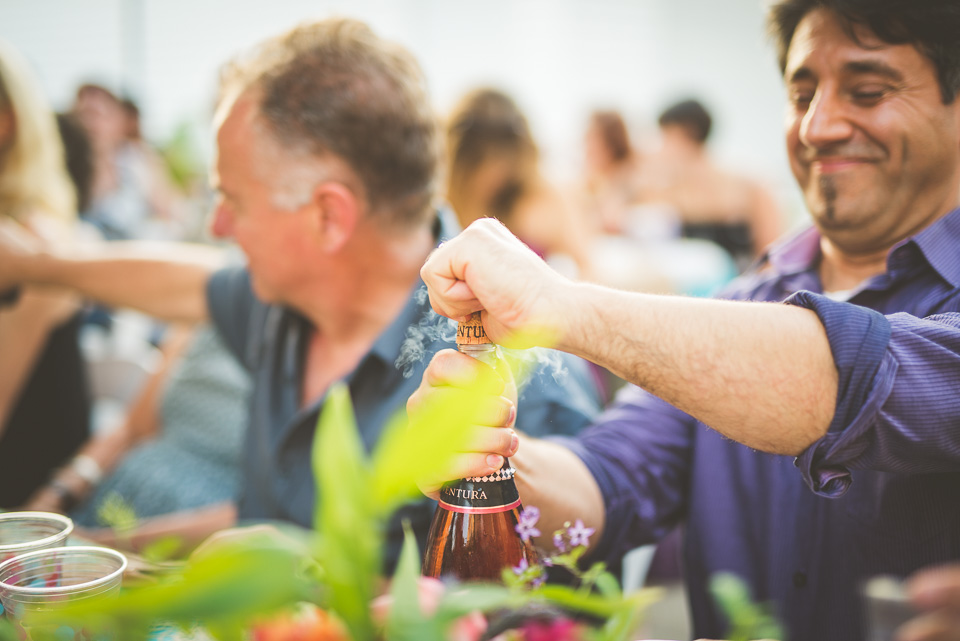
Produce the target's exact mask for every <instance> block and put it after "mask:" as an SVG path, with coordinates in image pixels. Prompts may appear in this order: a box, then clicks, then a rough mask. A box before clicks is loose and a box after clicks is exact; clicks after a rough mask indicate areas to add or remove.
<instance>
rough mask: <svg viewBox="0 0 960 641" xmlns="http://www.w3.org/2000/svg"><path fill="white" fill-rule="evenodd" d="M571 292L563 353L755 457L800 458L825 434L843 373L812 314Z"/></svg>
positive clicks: (585, 289) (772, 306)
mask: <svg viewBox="0 0 960 641" xmlns="http://www.w3.org/2000/svg"><path fill="white" fill-rule="evenodd" d="M574 289H575V296H576V300H577V301H578V303H577V304H576V305H575V306H570V307H571V308H575V309H576V310H577V312H576V318H575V320H574V321H572V322H570V323H568V324H567V326H568V327H571V328H573V329H572V330H571V331H569V332H568V333H566V335H565V338H564V343H565V344H564V345H563V348H564V349H566V350H567V351H571V352H573V353H575V354H578V355H580V356H583V357H585V358H588V359H590V360H592V361H595V362H597V363H598V364H600V365H603V366H604V367H607V368H608V369H610V370H611V371H613V372H614V373H616V374H617V375H619V376H621V377H622V378H624V379H626V380H628V381H631V382H633V383H635V384H637V385H639V386H640V387H643V388H644V389H646V390H648V391H650V392H652V393H653V394H656V395H657V396H659V397H660V398H663V399H664V400H666V401H668V402H670V403H672V404H673V405H675V406H677V407H678V408H680V409H682V410H684V411H685V412H687V413H689V414H691V415H692V416H694V417H696V418H698V419H699V420H701V421H703V422H704V423H705V424H707V425H709V426H711V427H712V428H714V429H716V430H717V431H719V432H721V433H722V434H724V435H725V436H728V437H729V438H731V439H733V440H736V441H739V442H741V443H744V444H745V445H748V446H750V447H753V448H756V449H759V450H763V451H767V452H774V453H778V454H793V455H795V454H799V453H800V452H802V451H803V450H804V449H806V448H807V447H808V446H809V445H810V444H811V443H813V442H814V441H815V440H817V439H818V438H820V437H821V436H823V434H825V433H826V430H827V427H828V426H829V424H830V420H831V419H832V417H833V413H834V409H835V405H836V395H837V371H836V367H835V365H834V363H833V357H832V354H831V351H830V344H829V342H828V341H827V337H826V333H825V331H824V329H823V326H822V325H821V323H820V321H819V319H818V318H817V316H816V315H815V314H814V313H813V312H811V311H809V310H805V309H801V308H797V307H791V306H789V305H781V304H776V303H744V302H729V301H717V300H707V299H690V298H682V297H665V296H651V295H641V294H634V293H626V292H620V291H615V290H610V289H606V288H602V287H596V286H592V285H576V286H574Z"/></svg>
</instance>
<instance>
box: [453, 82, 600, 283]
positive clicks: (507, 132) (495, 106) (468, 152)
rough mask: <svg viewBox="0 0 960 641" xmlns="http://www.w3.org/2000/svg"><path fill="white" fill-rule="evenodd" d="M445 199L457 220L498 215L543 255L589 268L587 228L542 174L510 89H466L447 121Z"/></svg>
mask: <svg viewBox="0 0 960 641" xmlns="http://www.w3.org/2000/svg"><path fill="white" fill-rule="evenodd" d="M446 141H447V155H448V163H447V168H448V176H447V185H446V195H447V201H448V202H449V203H450V205H451V206H452V207H453V209H454V211H456V213H457V217H458V218H459V220H460V225H461V227H466V226H467V225H469V224H470V223H472V222H473V221H474V220H477V219H478V218H497V219H498V220H500V222H502V223H503V224H504V225H506V226H507V227H508V228H509V229H510V231H512V232H513V233H514V234H515V235H516V236H517V237H518V238H520V239H521V240H523V241H524V242H525V243H526V244H527V245H528V246H530V248H531V249H533V250H534V251H536V252H537V253H538V254H540V255H541V256H544V257H545V258H546V259H547V260H548V261H550V262H553V263H554V264H555V265H556V264H557V262H556V261H557V260H558V259H559V258H560V257H561V256H563V257H566V259H567V260H568V261H570V260H572V262H573V264H574V265H575V270H574V271H575V272H576V273H574V274H568V275H573V276H578V277H580V278H586V277H587V276H588V274H589V265H588V261H587V253H586V243H585V240H586V239H585V233H584V231H583V229H582V228H581V221H580V220H579V218H578V217H577V215H576V213H575V211H574V210H573V209H571V207H570V206H569V205H568V204H567V203H565V202H564V201H563V199H562V198H561V197H560V195H559V193H558V192H557V190H556V189H555V188H554V187H553V186H552V185H551V184H550V183H549V182H548V181H547V180H546V179H545V178H544V177H543V175H542V174H541V172H540V167H539V151H538V149H537V145H536V142H535V141H534V139H533V135H532V134H531V133H530V127H529V125H528V124H527V119H526V118H525V117H524V115H523V113H522V112H521V111H520V109H519V108H518V107H517V105H516V103H515V102H514V101H513V99H511V98H510V97H509V96H508V95H506V94H505V93H503V92H501V91H497V90H495V89H477V90H474V91H472V92H470V93H468V94H467V95H466V96H464V97H463V98H462V99H461V100H460V103H459V104H458V105H457V106H456V108H454V110H453V112H452V114H451V115H450V118H449V121H448V123H447V128H446Z"/></svg>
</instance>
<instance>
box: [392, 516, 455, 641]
mask: <svg viewBox="0 0 960 641" xmlns="http://www.w3.org/2000/svg"><path fill="white" fill-rule="evenodd" d="M419 583H420V551H419V550H418V549H417V539H416V536H414V534H413V532H412V531H411V529H410V524H409V523H407V522H404V524H403V549H402V550H401V552H400V561H399V562H398V564H397V571H396V573H395V574H394V576H393V584H392V585H391V586H390V597H391V608H390V615H389V620H388V622H387V630H386V633H387V637H386V638H387V640H388V641H444V628H443V625H442V623H441V622H439V621H438V620H436V619H433V618H430V617H425V616H424V615H423V614H422V612H421V609H420V585H419Z"/></svg>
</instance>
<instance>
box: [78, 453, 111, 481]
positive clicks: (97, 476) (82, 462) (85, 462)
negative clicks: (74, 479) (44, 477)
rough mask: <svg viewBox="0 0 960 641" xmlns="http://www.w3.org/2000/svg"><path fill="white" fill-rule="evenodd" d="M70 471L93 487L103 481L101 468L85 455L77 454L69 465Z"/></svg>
mask: <svg viewBox="0 0 960 641" xmlns="http://www.w3.org/2000/svg"><path fill="white" fill-rule="evenodd" d="M70 469H71V470H72V471H73V473H74V474H76V475H77V476H79V477H80V478H82V479H83V480H84V481H86V482H87V483H89V484H90V485H91V486H93V487H96V485H97V484H99V483H100V481H102V480H103V468H102V467H100V464H99V463H97V462H96V461H95V460H94V459H93V457H90V456H87V455H86V454H77V455H76V456H75V457H74V458H73V461H72V462H71V463H70Z"/></svg>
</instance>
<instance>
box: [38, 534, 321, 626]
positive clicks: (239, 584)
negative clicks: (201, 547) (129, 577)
mask: <svg viewBox="0 0 960 641" xmlns="http://www.w3.org/2000/svg"><path fill="white" fill-rule="evenodd" d="M302 567H303V558H302V556H301V554H300V552H299V550H295V549H292V548H291V546H289V545H288V544H286V543H285V542H283V541H277V540H269V539H266V538H257V539H254V540H245V541H241V542H237V543H234V544H228V545H224V546H222V547H221V548H219V549H216V550H213V551H211V552H210V553H209V554H208V555H207V556H204V557H202V558H199V559H196V560H195V561H194V562H192V563H191V564H189V565H188V566H186V568H185V569H184V570H183V571H182V572H177V573H171V574H170V575H169V576H164V577H162V578H160V579H159V580H158V582H157V583H155V584H152V585H145V586H141V587H138V588H136V589H130V590H124V591H122V592H121V593H120V594H119V595H117V596H114V597H104V598H92V599H85V600H83V601H77V602H74V603H68V604H67V605H66V606H64V607H63V608H58V609H55V610H50V611H44V612H38V613H36V614H34V615H32V616H31V618H30V622H31V623H32V624H36V625H48V624H56V625H58V626H59V625H64V624H69V625H72V626H73V627H84V628H87V629H90V630H97V631H99V630H104V629H115V630H118V632H117V634H116V635H115V636H117V638H146V636H147V632H148V631H149V629H150V628H151V627H152V626H153V625H155V624H157V623H172V624H176V625H180V626H184V627H191V626H193V625H194V624H197V623H202V624H204V625H205V626H208V627H209V629H211V630H214V629H215V630H220V631H223V632H221V633H220V636H225V635H226V636H229V635H227V631H229V630H237V631H240V630H242V629H243V628H244V627H245V626H246V625H248V624H249V622H250V621H251V620H252V619H253V618H255V617H258V616H262V615H264V614H266V613H270V612H274V611H276V610H277V609H278V608H281V607H284V606H286V605H287V604H289V603H293V602H296V601H304V600H312V599H315V598H316V597H317V586H316V585H314V584H312V583H310V582H309V581H307V580H306V579H305V578H304V573H303V572H302V571H301V568H302Z"/></svg>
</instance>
